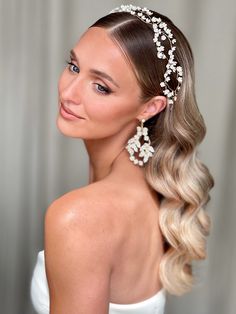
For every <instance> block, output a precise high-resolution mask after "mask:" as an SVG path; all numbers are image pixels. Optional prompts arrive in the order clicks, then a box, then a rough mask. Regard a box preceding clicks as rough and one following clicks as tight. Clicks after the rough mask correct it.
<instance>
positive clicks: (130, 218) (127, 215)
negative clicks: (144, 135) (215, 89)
mask: <svg viewBox="0 0 236 314" xmlns="http://www.w3.org/2000/svg"><path fill="white" fill-rule="evenodd" d="M73 51H74V54H73V56H72V57H71V63H73V64H70V65H68V67H66V68H65V70H64V71H63V73H62V75H61V77H60V79H59V83H58V108H59V113H58V117H57V126H58V129H59V130H60V131H61V132H62V133H63V134H64V135H66V136H69V137H75V138H80V139H83V141H84V143H85V147H86V149H87V152H88V156H89V167H90V175H89V184H88V185H87V186H85V187H82V188H80V189H76V190H74V191H71V192H69V193H67V194H65V195H63V196H61V197H60V198H58V199H57V200H55V201H54V202H53V203H52V204H51V205H50V206H49V208H48V209H47V212H46V216H45V260H46V273H47V278H48V284H49V291H50V314H66V313H71V314H73V313H76V314H82V313H86V314H92V313H97V309H99V313H101V314H105V313H108V307H109V302H113V303H135V302H140V301H141V300H144V299H146V298H149V297H151V296H153V295H154V294H155V293H157V291H159V290H160V288H161V283H160V280H159V278H158V269H159V268H158V266H159V263H158V262H159V260H160V258H161V256H162V254H163V247H162V239H161V233H160V230H159V227H158V224H157V221H158V209H159V202H158V199H157V195H156V193H155V191H153V190H152V189H151V188H150V187H149V186H148V184H147V182H146V180H145V178H144V170H143V168H142V167H138V166H136V165H134V164H133V163H132V162H131V161H130V160H129V154H128V152H127V151H126V149H125V148H124V147H125V146H126V143H127V141H128V139H129V138H130V137H132V136H133V134H135V132H136V126H137V125H138V124H139V123H140V121H141V119H145V120H147V119H149V118H150V117H151V116H153V115H155V114H157V113H158V112H160V111H161V110H163V109H164V108H165V106H166V99H165V97H163V96H156V97H153V98H152V99H151V100H149V101H148V102H146V103H141V102H140V98H139V97H140V94H141V91H140V88H139V86H138V83H137V81H136V78H135V75H134V73H133V70H132V68H131V66H130V64H129V62H128V61H127V59H126V57H125V56H124V54H123V52H122V51H121V49H120V48H119V46H118V45H117V44H116V43H115V42H114V40H112V38H111V37H109V35H108V33H107V31H106V30H104V29H102V28H96V27H93V28H90V29H88V31H86V32H85V33H84V35H83V36H82V37H81V38H80V40H79V41H78V43H77V44H76V45H75V47H74V48H73ZM91 69H95V70H99V71H102V72H105V73H106V74H108V75H109V76H110V77H111V78H112V79H113V81H114V82H115V83H114V82H111V81H110V80H108V79H107V78H104V77H102V76H101V75H98V74H95V73H94V72H91ZM107 90H109V91H110V92H109V93H107ZM61 105H63V106H64V107H65V108H66V109H67V110H70V111H71V112H73V114H75V115H79V116H80V117H82V119H74V118H73V119H68V118H65V117H63V115H62V114H60V108H61ZM147 250H148V251H147ZM147 252H149V253H148V254H147ZM62 269H63V270H64V271H61V270H62ZM155 274H156V276H155Z"/></svg>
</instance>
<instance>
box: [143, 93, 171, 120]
mask: <svg viewBox="0 0 236 314" xmlns="http://www.w3.org/2000/svg"><path fill="white" fill-rule="evenodd" d="M166 104H167V99H166V97H165V96H155V97H153V98H152V99H150V100H149V101H148V102H147V103H145V104H144V105H143V106H142V111H141V112H140V113H139V115H138V116H137V119H138V120H140V121H141V120H142V119H145V121H147V120H148V119H150V118H151V117H153V116H155V115H156V114H158V113H159V112H161V111H162V110H163V109H164V108H165V107H166Z"/></svg>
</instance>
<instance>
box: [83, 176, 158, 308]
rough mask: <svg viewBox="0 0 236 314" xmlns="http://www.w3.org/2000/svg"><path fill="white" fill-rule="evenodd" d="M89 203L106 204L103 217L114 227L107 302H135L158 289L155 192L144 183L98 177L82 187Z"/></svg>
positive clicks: (147, 296)
mask: <svg viewBox="0 0 236 314" xmlns="http://www.w3.org/2000/svg"><path fill="white" fill-rule="evenodd" d="M83 189H84V190H83V191H84V193H85V196H86V195H87V197H88V199H89V202H91V201H92V200H94V201H95V202H96V201H99V202H101V203H103V204H104V203H106V205H108V207H107V206H106V208H108V210H107V211H106V213H105V215H104V219H108V220H109V221H111V222H112V224H113V228H114V229H115V231H114V232H115V234H116V235H117V236H116V237H115V239H116V241H117V243H116V248H117V249H116V252H115V254H114V260H113V261H114V266H113V271H112V276H111V286H110V287H111V288H110V301H111V302H114V303H135V302H138V301H140V300H143V299H146V298H149V297H151V296H153V295H154V294H155V293H156V292H157V291H159V290H160V289H161V282H160V278H159V263H160V259H161V257H162V255H163V244H162V236H161V232H160V228H159V223H158V222H159V204H158V198H157V195H156V192H155V191H153V190H152V189H150V188H149V187H148V186H147V185H145V184H144V185H142V186H141V185H140V186H139V184H137V185H132V186H129V185H128V184H126V185H120V184H119V183H116V182H114V181H111V180H109V179H108V180H102V181H99V182H96V183H93V184H90V185H88V186H86V187H84V188H83Z"/></svg>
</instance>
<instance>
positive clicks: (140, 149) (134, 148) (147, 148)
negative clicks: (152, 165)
mask: <svg viewBox="0 0 236 314" xmlns="http://www.w3.org/2000/svg"><path fill="white" fill-rule="evenodd" d="M144 122H145V120H144V119H142V120H141V126H137V133H136V134H135V135H134V136H133V137H131V138H130V139H129V140H128V144H127V146H126V147H125V148H126V149H127V151H128V152H129V154H130V157H129V159H130V160H131V161H133V163H134V164H135V165H139V166H143V165H144V163H146V162H147V161H148V159H149V157H152V156H153V153H154V148H153V147H152V146H151V145H150V144H151V141H150V138H149V136H148V128H146V127H144V126H143V123H144ZM142 136H143V138H144V142H145V141H146V142H145V143H144V144H143V145H142V146H141V143H140V141H139V139H140V137H142ZM135 152H136V153H137V154H138V156H139V157H143V159H141V160H138V159H137V158H135V156H134V154H135Z"/></svg>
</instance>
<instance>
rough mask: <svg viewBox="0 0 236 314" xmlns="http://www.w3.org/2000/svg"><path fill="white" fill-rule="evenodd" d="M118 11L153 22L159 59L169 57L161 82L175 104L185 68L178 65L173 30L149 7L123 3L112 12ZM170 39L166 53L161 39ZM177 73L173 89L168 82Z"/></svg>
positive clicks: (169, 99)
mask: <svg viewBox="0 0 236 314" xmlns="http://www.w3.org/2000/svg"><path fill="white" fill-rule="evenodd" d="M117 12H128V13H130V14H132V15H135V16H137V17H138V18H139V19H140V20H141V21H143V22H145V23H147V24H152V27H153V31H154V38H153V41H154V43H155V45H156V48H157V57H158V58H159V59H167V60H168V62H167V64H166V71H165V74H164V80H163V81H162V82H161V83H160V86H161V87H162V90H163V93H164V95H165V96H166V97H167V99H168V102H169V104H170V105H171V107H170V108H172V105H173V104H174V101H175V100H176V99H177V92H178V91H179V90H180V86H181V83H182V81H183V69H182V67H181V66H179V65H177V61H175V59H174V51H175V50H176V46H175V45H174V44H175V43H176V39H175V38H173V34H172V32H171V30H170V29H169V28H168V27H167V24H166V23H164V22H163V21H162V20H161V18H160V17H155V16H153V17H152V15H153V13H152V12H151V11H150V10H148V9H147V8H145V7H144V8H141V7H139V6H134V5H132V4H129V5H121V6H120V7H118V8H115V9H113V10H112V11H111V12H110V13H117ZM166 39H167V40H168V41H169V43H170V49H169V50H168V52H167V53H166V51H165V47H164V46H163V45H162V44H161V41H165V40H166ZM173 73H176V79H177V82H178V84H177V87H176V89H174V90H173V89H172V88H171V87H170V86H169V85H168V82H169V81H170V75H171V74H173Z"/></svg>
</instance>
